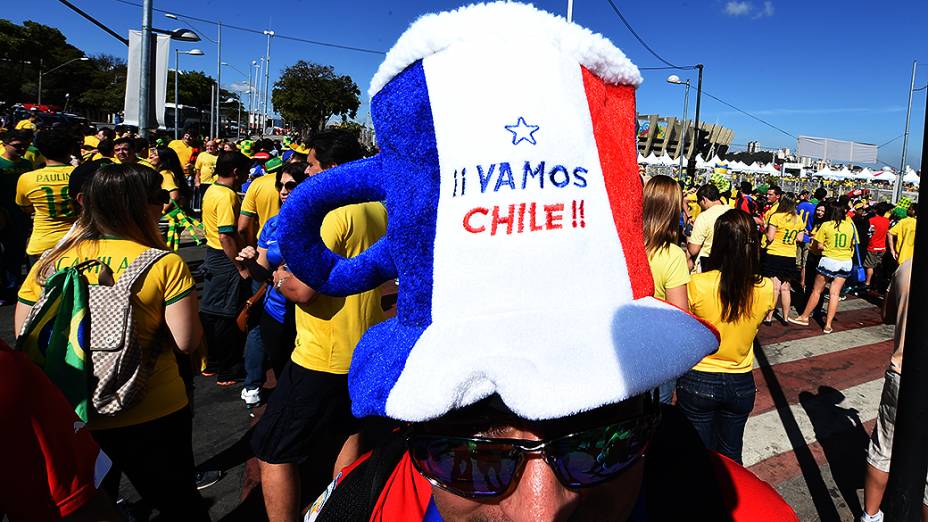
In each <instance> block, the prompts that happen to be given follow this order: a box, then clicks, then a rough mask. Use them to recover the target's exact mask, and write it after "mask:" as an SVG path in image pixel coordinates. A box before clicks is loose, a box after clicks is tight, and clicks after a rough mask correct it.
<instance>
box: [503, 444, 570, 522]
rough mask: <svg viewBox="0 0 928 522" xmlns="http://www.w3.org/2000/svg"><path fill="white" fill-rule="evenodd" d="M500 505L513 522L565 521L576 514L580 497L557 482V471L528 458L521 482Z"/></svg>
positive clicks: (537, 460)
mask: <svg viewBox="0 0 928 522" xmlns="http://www.w3.org/2000/svg"><path fill="white" fill-rule="evenodd" d="M513 487H514V489H513V491H512V493H511V494H510V495H509V496H507V497H506V499H505V500H504V501H503V502H502V503H501V507H502V508H503V510H504V511H505V513H506V515H507V516H508V517H509V518H510V519H511V520H512V521H513V522H548V521H554V520H566V519H567V518H569V516H570V513H571V512H572V511H573V510H574V508H575V504H576V502H577V500H578V495H577V493H575V492H573V491H570V490H569V489H567V488H566V487H564V485H563V484H561V483H560V481H558V479H557V477H556V476H555V475H554V470H552V469H551V467H550V466H549V465H548V464H547V463H546V462H545V460H544V459H543V458H542V457H540V456H537V455H532V456H530V457H528V460H527V461H526V463H525V469H524V470H523V471H522V476H521V478H520V479H519V482H518V483H517V484H516V485H515V486H513Z"/></svg>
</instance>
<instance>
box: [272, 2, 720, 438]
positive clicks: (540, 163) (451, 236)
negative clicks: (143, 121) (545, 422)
mask: <svg viewBox="0 0 928 522" xmlns="http://www.w3.org/2000/svg"><path fill="white" fill-rule="evenodd" d="M639 83H641V75H640V74H639V72H638V69H637V68H636V67H635V66H634V65H633V64H632V63H631V62H630V61H629V60H628V59H627V58H626V57H625V55H624V54H622V52H621V51H619V50H618V49H617V48H616V47H615V46H613V45H612V44H611V43H610V42H609V41H608V40H606V39H605V38H604V37H602V36H600V35H597V34H593V33H591V32H590V31H588V30H586V29H583V28H581V27H579V26H577V25H574V24H571V23H568V22H567V21H565V20H564V19H562V18H559V17H556V16H554V15H551V14H548V13H544V12H541V11H538V10H536V9H535V8H533V7H531V6H527V5H523V4H516V3H493V4H479V5H473V6H469V7H464V8H461V9H458V10H456V11H451V12H446V13H441V14H437V15H429V16H425V17H423V18H421V19H419V20H418V21H417V22H415V23H414V24H413V25H412V26H411V27H410V28H409V29H408V30H407V31H406V33H405V34H403V35H402V36H401V37H400V39H399V41H398V42H397V44H396V45H395V46H394V47H393V49H392V50H391V51H390V52H389V53H388V54H387V58H386V61H385V62H384V63H383V64H382V65H381V66H380V68H379V70H378V71H377V74H376V75H375V76H374V78H373V81H372V85H371V88H370V94H371V113H372V117H373V120H374V124H375V127H376V129H377V139H378V142H379V143H378V145H379V147H380V150H381V153H380V154H379V155H377V156H374V157H371V158H366V159H362V160H358V161H355V162H351V163H347V164H343V165H340V166H338V167H336V168H333V169H330V170H328V171H325V172H323V173H320V174H318V175H316V176H314V177H311V178H309V179H308V180H306V181H305V182H304V183H302V184H300V186H299V187H298V188H297V189H296V190H295V192H293V194H291V196H290V198H289V199H288V201H287V204H286V205H283V207H282V209H281V218H280V220H279V223H280V225H279V226H280V231H281V234H282V235H281V237H280V242H279V244H280V246H281V250H282V252H283V257H284V258H285V259H286V260H287V263H288V266H289V267H290V270H291V271H292V272H293V273H294V274H295V275H296V276H297V277H299V278H300V279H301V280H303V281H304V282H306V283H308V284H309V285H310V286H312V287H313V288H315V289H316V290H318V291H319V292H320V293H323V294H327V295H335V296H338V295H349V294H353V293H357V292H362V291H366V290H370V289H373V288H376V287H377V286H378V285H379V284H380V283H382V282H384V281H386V280H389V279H391V278H394V277H397V276H398V277H399V280H400V287H399V301H398V303H397V316H396V318H394V319H391V320H388V321H386V322H384V323H381V324H379V325H377V326H374V327H373V328H371V329H370V330H368V332H367V333H366V334H365V335H364V337H363V338H362V339H361V341H360V343H359V344H358V346H357V347H356V349H355V351H354V356H353V359H352V363H351V369H350V372H349V379H348V382H349V391H350V393H351V400H352V408H353V413H354V414H355V415H356V416H359V417H361V416H367V415H379V416H387V417H391V418H394V419H399V420H406V421H423V420H427V419H432V418H435V417H439V416H441V415H443V414H445V413H447V412H448V411H450V410H453V409H457V408H461V407H463V406H467V405H469V404H472V403H475V402H477V401H479V400H481V399H483V398H485V397H488V396H490V395H492V394H494V393H495V394H498V395H499V396H500V398H501V399H502V400H503V402H504V403H505V404H506V405H507V406H508V407H509V408H510V409H511V410H512V411H513V412H515V413H516V414H517V415H519V416H521V417H524V418H527V419H553V418H560V417H564V416H568V415H572V414H575V413H577V412H581V411H586V410H591V409H593V408H597V407H599V406H603V405H607V404H613V403H616V402H619V401H622V400H624V399H627V398H629V397H632V396H635V395H638V394H640V393H643V392H646V391H649V390H651V389H653V388H656V387H657V386H658V385H660V384H661V383H664V382H666V381H668V380H670V379H672V378H674V377H676V376H679V375H681V374H683V373H684V372H686V371H687V370H689V369H690V368H692V367H693V365H694V364H696V363H697V362H698V361H699V360H700V359H701V358H702V357H704V356H706V355H708V354H710V353H713V352H715V351H716V349H717V347H718V337H717V335H716V333H715V332H714V331H713V330H712V329H711V327H707V326H706V325H704V324H703V323H701V322H700V321H699V320H698V319H696V318H695V317H693V316H691V315H689V314H688V313H687V312H685V311H683V310H680V309H679V308H676V307H674V306H672V305H670V304H667V303H665V302H663V301H659V300H657V299H655V298H654V297H652V294H653V290H654V289H653V280H652V277H651V272H650V269H649V266H648V259H647V255H646V253H645V249H644V239H643V236H642V222H641V198H642V191H641V181H640V179H639V178H638V169H637V165H636V146H635V119H636V118H635V88H636V86H637V85H638V84H639ZM366 201H384V202H385V205H386V207H387V213H388V216H389V224H388V227H387V234H386V236H385V237H383V238H382V239H380V241H378V242H377V243H375V244H374V245H372V246H371V247H370V248H369V249H368V250H366V251H364V252H363V253H361V254H360V255H358V256H356V257H353V258H350V259H345V258H342V257H339V256H337V255H335V254H334V253H332V252H331V251H330V250H328V249H327V248H326V246H325V244H324V243H323V242H322V240H321V238H320V226H321V223H322V220H323V218H324V217H325V215H326V213H327V212H328V211H329V210H332V209H334V208H337V207H339V206H343V205H347V204H352V203H360V202H366Z"/></svg>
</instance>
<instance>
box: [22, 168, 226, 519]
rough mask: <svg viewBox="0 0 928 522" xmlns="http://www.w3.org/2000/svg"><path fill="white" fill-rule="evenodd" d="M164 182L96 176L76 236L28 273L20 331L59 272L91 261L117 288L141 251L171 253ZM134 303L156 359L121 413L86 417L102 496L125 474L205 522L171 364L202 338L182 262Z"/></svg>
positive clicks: (138, 171)
mask: <svg viewBox="0 0 928 522" xmlns="http://www.w3.org/2000/svg"><path fill="white" fill-rule="evenodd" d="M161 182H162V178H161V176H159V175H158V173H156V172H155V171H153V170H151V169H150V168H148V167H144V166H141V165H134V164H115V165H107V166H104V167H101V168H100V169H99V170H98V171H97V172H96V173H95V174H94V176H93V177H92V178H91V179H90V181H88V182H87V186H86V187H85V188H84V190H83V192H82V202H83V208H82V211H81V215H80V217H79V218H78V220H77V223H76V226H75V229H74V230H73V232H72V233H71V234H69V235H68V236H67V237H66V238H65V239H64V240H63V241H61V242H60V243H59V244H58V245H56V246H55V247H54V248H52V249H51V250H50V251H49V253H48V255H46V256H45V257H43V258H42V260H41V261H40V262H39V263H37V264H36V265H34V266H33V267H32V270H31V271H30V272H29V275H28V277H27V278H26V281H25V282H24V283H23V286H22V288H21V289H20V292H19V296H18V297H19V303H18V304H17V306H16V313H15V319H14V323H15V328H16V331H21V330H22V325H23V323H24V322H25V321H26V319H27V317H28V315H29V312H30V310H31V309H32V306H33V305H34V304H35V303H36V302H37V301H38V299H39V297H40V296H41V293H42V286H43V285H44V283H45V280H46V278H47V277H48V275H50V273H52V272H54V271H55V270H56V269H59V268H62V267H66V266H73V265H75V264H77V263H79V262H81V261H84V260H86V259H94V258H95V259H99V260H101V261H103V262H104V263H105V264H107V265H108V266H109V267H110V268H111V269H112V272H113V279H115V280H116V281H118V280H119V278H120V276H121V275H122V274H124V273H125V269H126V268H127V267H128V266H129V265H130V264H131V263H132V262H133V261H134V260H135V259H136V258H137V257H138V256H139V255H140V254H141V253H143V252H145V251H146V250H148V249H149V248H158V249H163V250H166V249H167V247H166V246H165V244H164V240H163V239H162V238H161V234H160V232H159V231H158V226H157V222H158V218H159V217H160V216H161V207H162V205H163V204H164V202H165V200H166V199H165V198H166V194H165V193H164V191H163V189H162V188H161ZM98 274H99V273H98V271H97V270H86V271H84V276H85V277H86V278H87V281H88V283H89V284H92V285H93V284H100V282H99V281H98ZM132 302H133V314H134V315H133V317H134V319H135V321H136V333H137V335H138V340H139V343H140V344H141V346H142V348H143V350H145V351H146V352H147V354H148V356H149V357H156V359H155V363H154V368H153V369H152V370H151V374H150V375H149V376H148V380H147V382H146V391H145V394H144V396H143V397H142V398H141V400H140V401H139V402H138V403H137V404H135V405H133V406H130V407H128V408H126V409H125V410H123V411H120V412H119V413H117V414H115V415H102V414H99V413H97V412H96V411H94V410H93V409H91V411H90V415H89V418H88V423H87V428H88V429H89V430H90V431H91V432H92V434H93V437H94V439H95V440H96V441H97V443H98V444H99V445H100V447H101V448H102V449H103V451H104V452H105V453H106V454H107V455H108V456H109V457H110V459H112V461H113V470H112V471H111V472H110V473H109V475H108V476H107V479H106V480H105V481H104V489H105V490H106V491H107V493H108V494H109V495H110V498H112V499H115V498H117V494H118V491H119V479H120V476H121V473H125V474H126V476H127V477H128V478H129V480H130V481H131V482H132V484H133V486H135V489H136V490H137V491H138V493H139V495H141V497H142V499H143V500H145V501H146V502H147V503H148V504H150V505H152V506H153V507H155V508H157V509H158V511H159V512H160V513H161V515H162V518H164V519H165V520H209V514H208V512H207V511H206V509H205V507H204V506H203V502H202V499H201V498H200V494H199V492H198V491H197V489H196V486H195V485H194V482H193V477H194V474H195V469H194V460H193V445H192V438H191V437H192V434H193V425H192V416H191V411H190V406H189V400H188V396H187V391H186V388H185V383H184V380H183V379H182V378H181V376H180V367H179V365H178V362H177V358H176V357H175V350H177V351H180V352H181V353H190V352H192V351H193V350H195V349H196V348H197V347H198V346H199V345H200V342H201V338H202V328H201V326H200V321H199V319H198V317H197V308H198V304H197V297H196V291H195V287H194V281H193V276H191V274H190V270H189V269H188V268H187V265H186V263H184V261H183V259H181V258H180V256H178V255H177V254H175V253H173V252H172V253H168V254H166V255H164V256H163V257H161V258H160V259H159V260H158V261H156V262H154V263H153V264H152V265H151V267H150V268H149V269H148V270H147V271H146V272H145V273H144V274H143V275H142V276H141V277H140V278H139V280H138V281H137V282H136V284H135V285H134V287H133V288H132ZM91 319H93V318H91Z"/></svg>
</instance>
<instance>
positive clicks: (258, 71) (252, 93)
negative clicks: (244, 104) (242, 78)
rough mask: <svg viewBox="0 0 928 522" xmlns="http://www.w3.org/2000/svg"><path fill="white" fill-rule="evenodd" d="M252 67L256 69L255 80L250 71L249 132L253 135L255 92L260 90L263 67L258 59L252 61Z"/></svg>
mask: <svg viewBox="0 0 928 522" xmlns="http://www.w3.org/2000/svg"><path fill="white" fill-rule="evenodd" d="M251 68H252V69H254V73H255V75H254V80H252V78H251V72H252V71H251V70H249V71H248V85H249V87H248V134H249V135H251V122H252V120H253V119H254V115H255V112H254V111H255V93H256V91H257V90H258V88H257V85H258V75H259V74H261V68H260V66H259V65H258V61H257V60H252V61H251Z"/></svg>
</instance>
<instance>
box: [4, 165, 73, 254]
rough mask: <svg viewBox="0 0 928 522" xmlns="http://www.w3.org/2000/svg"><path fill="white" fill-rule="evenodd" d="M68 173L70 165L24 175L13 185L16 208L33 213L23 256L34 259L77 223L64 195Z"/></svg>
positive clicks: (71, 207) (67, 198) (67, 196)
mask: <svg viewBox="0 0 928 522" xmlns="http://www.w3.org/2000/svg"><path fill="white" fill-rule="evenodd" d="M72 170H74V167H72V166H71V165H54V166H51V167H45V168H44V169H39V170H33V171H32V172H27V173H25V174H23V175H22V176H20V177H19V181H17V182H16V204H17V205H19V206H21V207H32V208H33V210H34V211H35V219H34V221H33V225H32V236H31V237H30V238H29V246H27V247H26V253H27V254H29V255H31V256H37V255H39V254H41V253H42V252H45V251H46V250H48V249H49V248H52V247H53V246H55V243H57V242H58V241H59V240H60V239H61V238H62V237H63V236H64V235H65V234H66V233H67V232H68V230H70V229H71V225H72V224H73V223H74V221H75V220H76V219H77V214H76V213H75V211H74V206H73V205H72V203H71V196H70V194H69V193H68V180H69V179H70V178H71V171H72Z"/></svg>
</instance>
